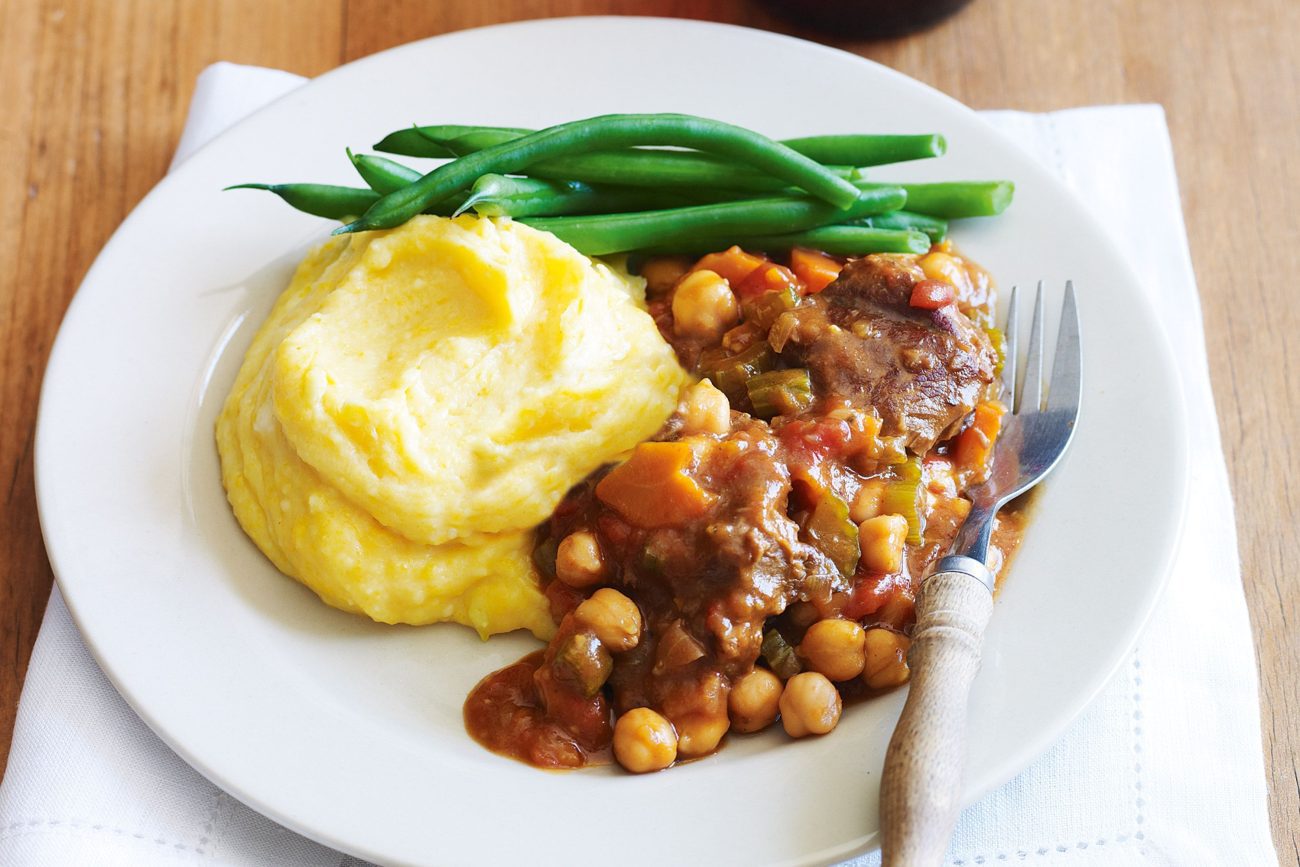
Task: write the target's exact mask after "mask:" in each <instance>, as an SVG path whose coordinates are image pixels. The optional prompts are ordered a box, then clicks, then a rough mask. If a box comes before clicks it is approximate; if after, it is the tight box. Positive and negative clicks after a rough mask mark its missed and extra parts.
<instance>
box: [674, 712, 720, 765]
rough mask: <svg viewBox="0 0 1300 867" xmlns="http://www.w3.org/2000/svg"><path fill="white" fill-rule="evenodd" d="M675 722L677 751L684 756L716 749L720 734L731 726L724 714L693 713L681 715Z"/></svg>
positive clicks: (690, 756) (703, 753)
mask: <svg viewBox="0 0 1300 867" xmlns="http://www.w3.org/2000/svg"><path fill="white" fill-rule="evenodd" d="M676 724H677V738H678V740H677V752H678V753H680V754H681V755H683V756H685V757H686V758H693V757H695V756H704V755H708V754H709V753H711V752H713V751H714V750H716V749H717V748H718V744H719V743H721V742H722V736H723V735H725V734H726V733H727V729H728V728H730V727H731V721H730V720H729V719H727V716H726V714H723V715H721V716H715V715H712V714H707V713H695V714H690V715H689V716H685V717H682V718H681V719H679V720H677V721H676Z"/></svg>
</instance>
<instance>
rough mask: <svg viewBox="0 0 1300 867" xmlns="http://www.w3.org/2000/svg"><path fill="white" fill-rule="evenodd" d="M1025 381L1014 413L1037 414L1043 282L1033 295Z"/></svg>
mask: <svg viewBox="0 0 1300 867" xmlns="http://www.w3.org/2000/svg"><path fill="white" fill-rule="evenodd" d="M1024 379H1025V381H1024V383H1023V384H1022V385H1021V386H1020V400H1019V401H1017V402H1016V413H1017V414H1019V413H1023V412H1026V411H1029V412H1038V411H1040V410H1041V409H1042V408H1043V281H1042V280H1039V281H1038V292H1037V294H1035V295H1034V324H1033V326H1031V327H1030V329H1029V352H1028V354H1027V355H1026V356H1025V377H1024Z"/></svg>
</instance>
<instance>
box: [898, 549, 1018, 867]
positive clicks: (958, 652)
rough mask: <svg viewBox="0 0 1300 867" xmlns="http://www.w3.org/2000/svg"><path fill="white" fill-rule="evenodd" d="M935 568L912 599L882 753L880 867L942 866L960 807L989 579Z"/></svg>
mask: <svg viewBox="0 0 1300 867" xmlns="http://www.w3.org/2000/svg"><path fill="white" fill-rule="evenodd" d="M972 564H973V565H972ZM976 567H978V568H976ZM939 568H940V571H937V572H935V573H934V574H933V575H931V576H930V577H929V578H927V579H926V581H925V584H924V585H923V586H922V588H921V596H920V599H918V600H917V617H916V629H915V630H914V632H913V634H912V648H911V651H910V654H909V660H908V661H909V664H910V666H911V669H912V680H911V686H910V687H909V691H908V694H907V703H906V704H905V705H904V706H903V714H902V716H901V717H900V718H899V720H898V727H897V728H895V729H894V736H893V737H892V738H891V739H890V741H889V750H888V752H886V754H885V770H884V776H883V777H882V779H881V785H880V823H881V836H882V840H881V843H882V847H881V867H931V865H938V864H941V863H942V862H943V858H944V855H945V854H946V853H947V851H948V842H949V839H950V837H951V836H952V828H953V824H954V823H955V822H956V820H957V812H958V809H959V807H960V803H959V798H960V796H961V781H962V766H963V764H964V763H965V759H966V702H967V699H968V697H969V695H970V686H971V682H972V681H973V680H974V679H975V674H976V672H977V671H979V665H980V646H981V644H983V641H984V628H985V627H986V626H987V625H988V622H989V616H990V614H992V612H993V592H992V582H993V579H992V576H991V575H990V574H989V572H988V569H987V568H985V567H984V564H982V563H980V562H979V561H978V560H972V559H971V558H969V557H948V558H945V559H944V560H943V561H940V563H939ZM958 569H960V570H961V571H957V570H958ZM981 570H982V571H981Z"/></svg>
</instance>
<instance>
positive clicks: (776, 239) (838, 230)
mask: <svg viewBox="0 0 1300 867" xmlns="http://www.w3.org/2000/svg"><path fill="white" fill-rule="evenodd" d="M732 244H735V245H737V246H738V247H740V248H741V249H742V250H750V251H762V252H764V253H776V252H783V251H785V250H790V249H792V248H794V247H807V248H808V249H810V250H820V251H822V252H823V253H829V254H831V255H832V256H865V255H867V254H868V253H924V252H926V251H927V250H929V249H930V238H929V236H927V235H926V234H925V233H924V232H918V231H912V230H909V229H880V228H873V227H870V226H862V225H832V226H817V227H815V228H812V229H804V230H803V231H801V232H784V233H782V234H778V235H746V236H727V237H715V238H711V239H710V238H698V237H696V238H689V239H686V240H685V241H683V242H682V243H680V244H677V245H661V246H659V247H655V248H652V249H649V250H639V251H637V252H638V253H645V254H651V255H669V254H673V253H684V254H690V255H697V256H698V255H703V254H704V253H712V252H713V251H715V250H721V249H724V248H726V247H730V246H731V245H732Z"/></svg>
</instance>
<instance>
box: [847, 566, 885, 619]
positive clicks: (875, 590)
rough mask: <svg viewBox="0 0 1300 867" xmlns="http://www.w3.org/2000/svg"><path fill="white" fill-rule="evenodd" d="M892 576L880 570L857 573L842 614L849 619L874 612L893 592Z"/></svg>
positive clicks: (860, 617) (859, 617)
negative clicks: (850, 594) (856, 579)
mask: <svg viewBox="0 0 1300 867" xmlns="http://www.w3.org/2000/svg"><path fill="white" fill-rule="evenodd" d="M893 587H894V583H893V576H892V575H885V574H882V573H880V572H868V573H864V574H859V575H858V581H857V583H856V584H854V585H853V595H852V596H850V597H849V602H848V604H847V605H845V606H844V616H845V617H846V618H848V619H849V620H861V619H862V618H864V617H867V616H869V615H872V614H875V613H876V612H877V611H879V610H880V609H881V607H882V606H883V605H884V604H885V603H886V602H887V601H889V597H890V596H891V595H892V594H893Z"/></svg>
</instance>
